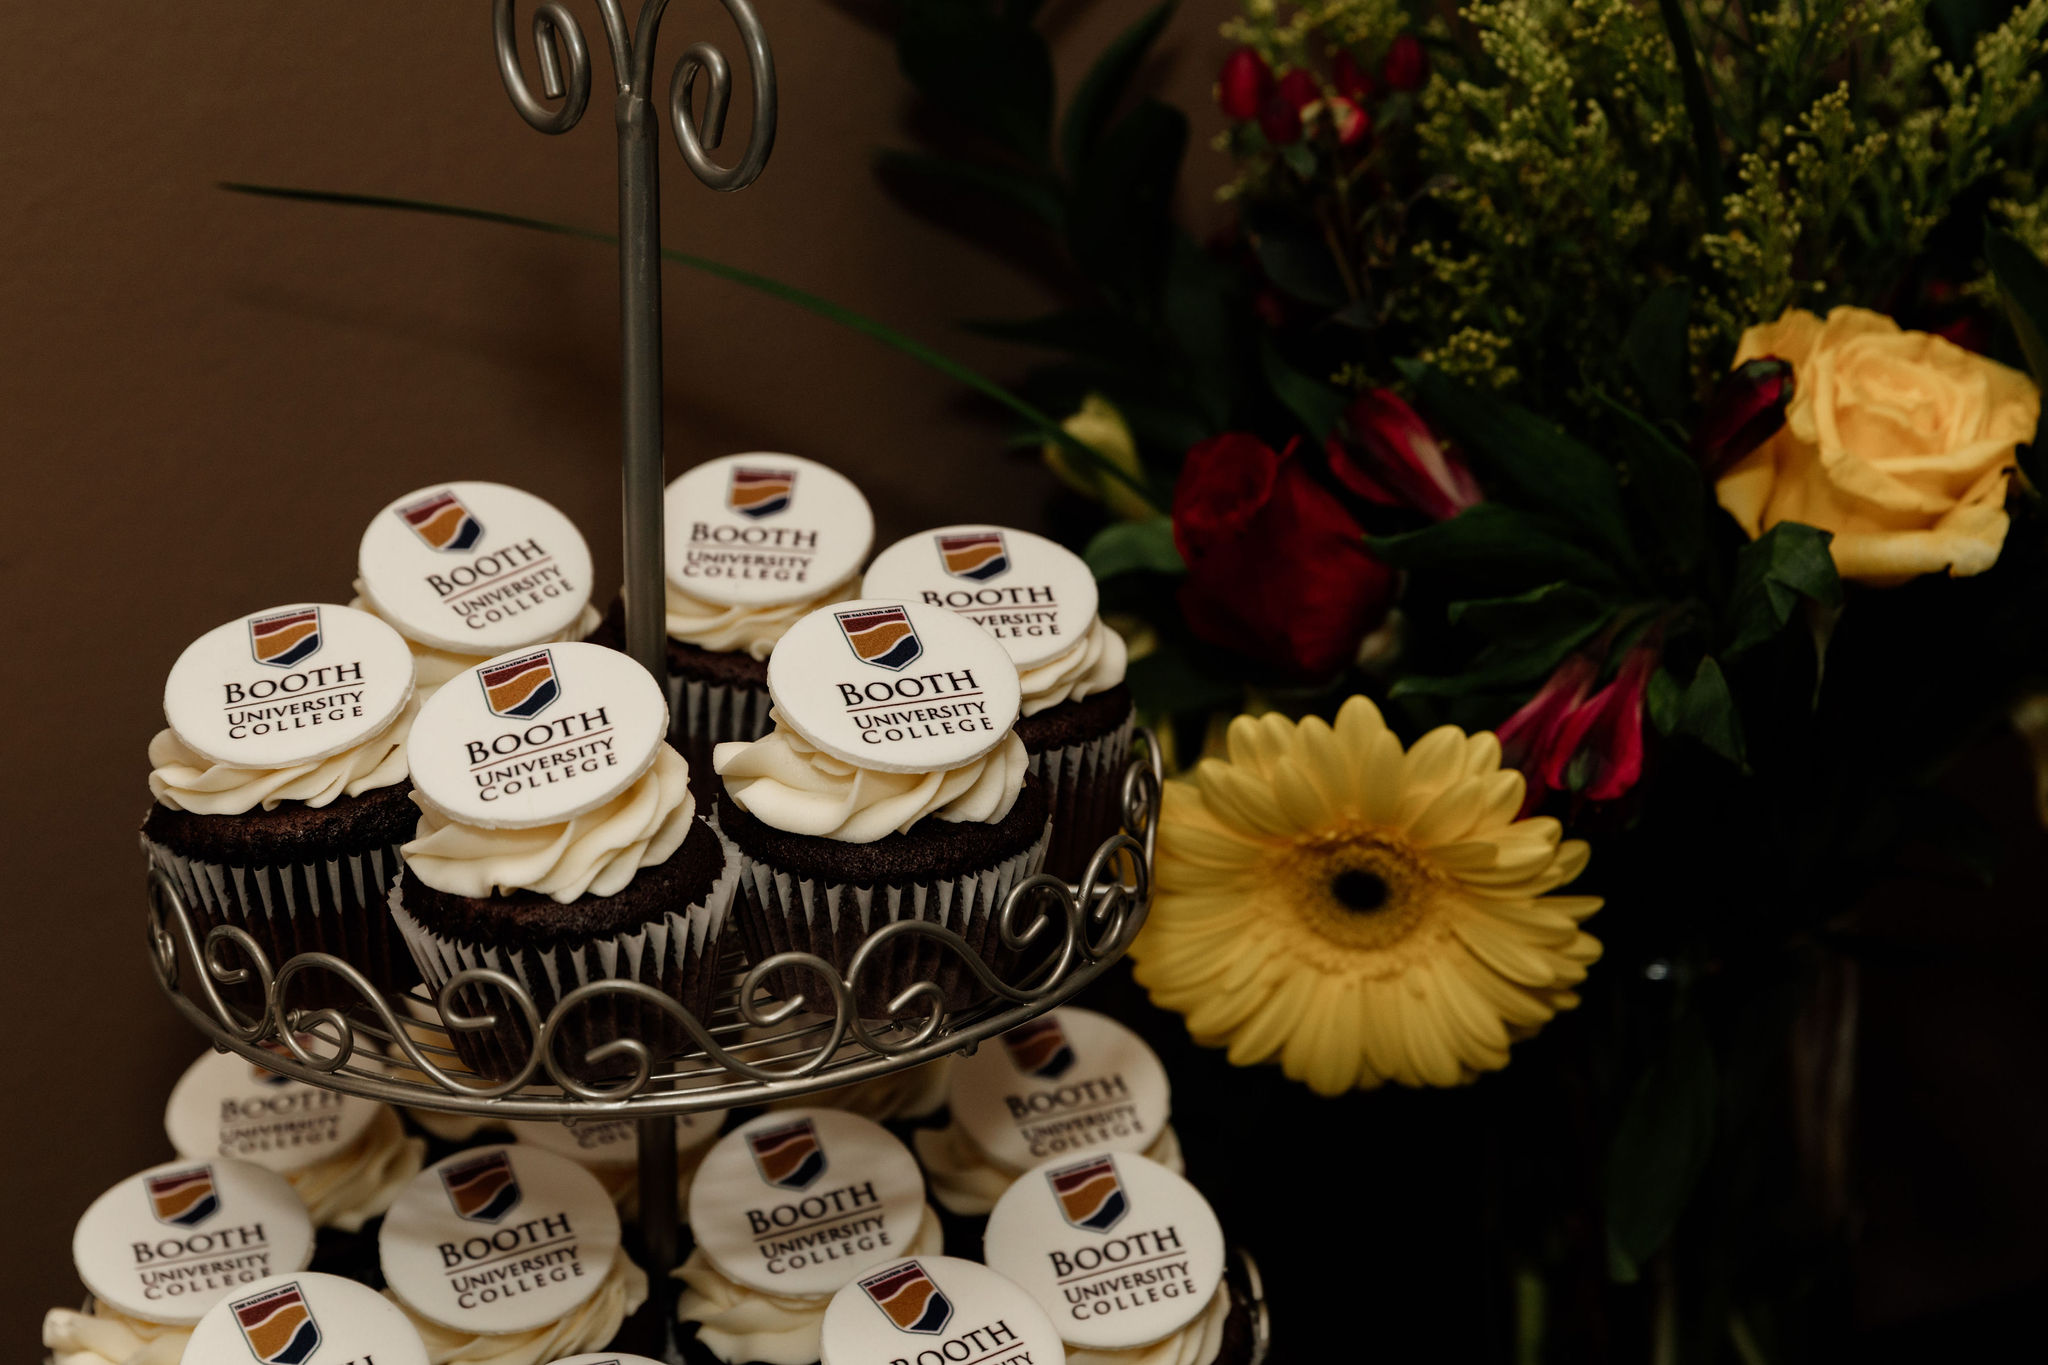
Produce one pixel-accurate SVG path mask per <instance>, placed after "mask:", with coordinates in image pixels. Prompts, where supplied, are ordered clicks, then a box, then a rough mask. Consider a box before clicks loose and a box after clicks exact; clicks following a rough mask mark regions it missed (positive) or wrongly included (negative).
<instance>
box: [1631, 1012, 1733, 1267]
mask: <svg viewBox="0 0 2048 1365" xmlns="http://www.w3.org/2000/svg"><path fill="white" fill-rule="evenodd" d="M1719 1090H1720V1086H1719V1076H1718V1073H1717V1070H1716V1067H1715V1062H1714V1051H1713V1049H1712V1047H1710V1046H1709V1044H1708V1041H1707V1037H1706V1033H1705V1030H1704V1029H1703V1028H1701V1026H1700V1024H1699V1021H1698V1020H1696V1019H1687V1020H1686V1021H1684V1022H1683V1023H1681V1025H1680V1026H1679V1027H1678V1029H1677V1030H1676V1031H1675V1033H1674V1034H1673V1037H1672V1040H1671V1047H1670V1050H1669V1052H1668V1053H1667V1054H1666V1055H1665V1056H1664V1058H1663V1059H1662V1060H1660V1061H1659V1062H1657V1063H1656V1064H1655V1065H1653V1066H1651V1067H1650V1068H1649V1069H1648V1070H1647V1071H1645V1072H1644V1073H1643V1076H1642V1078H1641V1079H1640V1080H1639V1081H1638V1082H1637V1083H1636V1087H1635V1091H1634V1093H1633V1094H1632V1095H1631V1096H1630V1098H1629V1102H1628V1106H1627V1108H1626V1109H1624V1110H1623V1112H1622V1116H1621V1122H1620V1124H1619V1126H1618V1127H1617V1128H1616V1129H1615V1134H1614V1140H1613V1144H1612V1146H1611V1147H1610V1148H1609V1149H1608V1153H1607V1166H1606V1171H1605V1193H1606V1204H1607V1263H1608V1273H1609V1274H1610V1275H1612V1276H1613V1277H1614V1278H1615V1279H1616V1280H1619V1281H1622V1282H1624V1283H1628V1282H1632V1281H1634V1280H1635V1279H1636V1278H1637V1277H1638V1276H1639V1275H1640V1274H1641V1273H1642V1266H1643V1263H1644V1262H1645V1261H1647V1260H1649V1259H1650V1257H1651V1256H1653V1255H1654V1254H1656V1252H1657V1251H1658V1249H1659V1248H1661V1247H1662V1246H1663V1245H1664V1243H1665V1241H1666V1240H1667V1239H1668V1238H1669V1237H1670V1236H1671V1232H1672V1229H1673V1228H1675V1227H1676V1226H1677V1225H1678V1218H1679V1215H1680V1214H1681V1213H1682V1212H1684V1210H1685V1206H1686V1201H1687V1200H1689V1199H1690V1198H1691V1197H1692V1192H1693V1187H1694V1186H1696V1185H1697V1184H1698V1183H1699V1179H1700V1175H1701V1173H1702V1172H1703V1171H1704V1170H1705V1169H1706V1165H1707V1158H1708V1157H1709V1156H1710V1155H1711V1154H1712V1151H1713V1147H1714V1127H1715V1108H1716V1105H1717V1103H1718V1097H1719Z"/></svg>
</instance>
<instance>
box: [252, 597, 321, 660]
mask: <svg viewBox="0 0 2048 1365" xmlns="http://www.w3.org/2000/svg"><path fill="white" fill-rule="evenodd" d="M319 648H320V608H318V607H298V608H294V609H293V610H291V611H280V612H277V613H276V614H274V615H271V616H255V617H251V618H250V620H249V653H250V654H251V655H253V656H254V657H255V659H256V662H257V663H259V664H269V665H270V666H271V667H272V668H290V667H291V666H292V665H293V664H295V663H297V662H299V660H301V659H304V658H306V657H307V656H308V655H310V654H312V653H313V652H314V651H316V650H318V649H319Z"/></svg>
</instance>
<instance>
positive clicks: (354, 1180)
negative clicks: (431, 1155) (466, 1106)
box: [285, 1106, 427, 1232]
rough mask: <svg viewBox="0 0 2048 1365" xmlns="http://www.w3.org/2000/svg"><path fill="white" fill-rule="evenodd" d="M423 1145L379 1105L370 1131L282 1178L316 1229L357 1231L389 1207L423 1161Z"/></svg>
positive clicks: (424, 1157)
mask: <svg viewBox="0 0 2048 1365" xmlns="http://www.w3.org/2000/svg"><path fill="white" fill-rule="evenodd" d="M426 1156H427V1144H426V1141H425V1140H424V1139H422V1138H409V1137H407V1136H406V1135H405V1128H404V1126H403V1125H401V1124H400V1123H399V1121H398V1111H396V1110H395V1109H391V1108H389V1107H383V1106H380V1107H379V1109H378V1111H377V1117H376V1118H375V1119H373V1120H371V1122H370V1130H369V1131H368V1132H367V1133H364V1134H363V1135H362V1137H361V1138H359V1139H358V1140H357V1141H356V1142H355V1144H354V1145H353V1146H351V1147H350V1148H349V1149H348V1150H347V1151H345V1152H342V1153H340V1154H339V1155H337V1156H332V1157H329V1158H328V1159H326V1160H325V1161H318V1162H315V1163H314V1164H313V1165H311V1166H308V1167H306V1168H305V1169H303V1170H299V1171H291V1172H288V1173H287V1174H286V1175H285V1179H286V1180H288V1181H290V1182H291V1187H292V1188H293V1189H294V1190H296V1191H298V1195H299V1198H301V1199H303V1200H305V1201H306V1212H307V1213H309V1214H311V1215H312V1218H313V1221H314V1222H315V1223H317V1224H319V1225H320V1226H321V1227H327V1228H340V1229H341V1230H342V1231H343V1232H360V1231H362V1227H363V1224H365V1223H367V1222H369V1221H370V1220H371V1219H372V1218H375V1217H377V1216H378V1215H379V1214H381V1213H383V1212H384V1211H385V1210H386V1209H388V1208H390V1207H391V1201H392V1200H394V1199H396V1198H398V1193H399V1191H400V1190H403V1189H404V1188H405V1187H406V1185H407V1184H408V1183H409V1182H410V1181H411V1180H412V1178H413V1177H414V1176H416V1175H418V1174H419V1173H420V1167H421V1166H422V1165H423V1164H424V1163H425V1161H426Z"/></svg>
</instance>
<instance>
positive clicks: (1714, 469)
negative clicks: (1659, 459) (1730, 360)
mask: <svg viewBox="0 0 2048 1365" xmlns="http://www.w3.org/2000/svg"><path fill="white" fill-rule="evenodd" d="M1791 401H1792V367H1791V366H1790V365H1789V364H1787V363H1786V362H1784V361H1782V360H1780V359H1778V358H1777V357H1776V356H1760V357H1758V358H1757V359H1755V360H1752V361H1749V362H1747V363H1746V364H1742V365H1738V366H1736V367H1735V368H1734V369H1733V370H1730V371H1729V372H1728V373H1727V374H1726V375H1724V376H1722V379H1721V382H1720V383H1719V384H1716V385H1715V386H1714V392H1713V395H1712V396H1711V397H1709V398H1708V399H1707V410H1706V412H1705V413H1704V414H1702V415H1701V417H1700V424H1699V426H1698V427H1696V428H1695V429H1694V431H1693V437H1692V453H1693V458H1694V459H1696V460H1698V461H1699V463H1700V468H1701V469H1703V470H1705V471H1706V474H1707V477H1708V478H1710V479H1711V478H1713V477H1715V476H1717V475H1718V474H1720V473H1721V472H1722V471H1723V470H1725V469H1727V468H1728V467H1729V466H1731V465H1733V464H1734V463H1735V462H1736V461H1737V460H1739V459H1741V458H1742V457H1743V456H1745V455H1747V454H1749V452H1750V451H1752V450H1755V449H1756V448H1757V447H1758V446H1760V445H1762V444H1763V443H1764V442H1765V441H1768V440H1770V439H1771V437H1772V436H1774V435H1776V434H1777V431H1778V428H1779V427H1782V426H1783V425H1785V407H1786V405H1787V404H1789V403H1790V402H1791Z"/></svg>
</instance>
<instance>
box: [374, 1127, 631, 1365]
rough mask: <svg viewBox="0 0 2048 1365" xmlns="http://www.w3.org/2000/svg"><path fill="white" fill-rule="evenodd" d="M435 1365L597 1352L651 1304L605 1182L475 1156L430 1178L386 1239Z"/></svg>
mask: <svg viewBox="0 0 2048 1365" xmlns="http://www.w3.org/2000/svg"><path fill="white" fill-rule="evenodd" d="M377 1254H378V1258H379V1260H380V1262H381V1263H382V1266H383V1270H384V1280H385V1283H386V1284H387V1285H388V1286H389V1287H388V1288H387V1289H386V1290H385V1291H384V1292H385V1296H386V1297H387V1298H389V1299H390V1300H391V1302H393V1303H395V1304H397V1305H398V1307H399V1308H400V1309H401V1310H403V1311H404V1313H405V1315H406V1317H407V1319H408V1320H409V1321H410V1322H411V1324H412V1326H413V1328H414V1330H415V1331H417V1332H418V1333H419V1335H420V1337H421V1339H422V1340H424V1341H425V1342H426V1347H427V1358H428V1360H429V1361H430V1362H432V1365H445V1362H448V1361H454V1360H460V1361H463V1362H465V1363H467V1362H481V1361H490V1360H504V1361H519V1362H541V1361H552V1360H558V1359H560V1358H561V1357H563V1356H570V1355H575V1354H577V1353H579V1352H583V1351H595V1350H598V1349H599V1348H601V1347H603V1346H604V1345H605V1344H606V1343H608V1342H609V1341H610V1340H611V1339H612V1337H613V1336H615V1335H616V1334H617V1333H618V1330H619V1324H620V1323H622V1322H624V1321H625V1319H626V1316H627V1315H628V1314H629V1313H632V1312H633V1311H634V1310H635V1309H637V1308H638V1307H639V1306H640V1305H641V1304H642V1303H644V1302H645V1301H646V1299H647V1276H646V1274H645V1272H643V1271H642V1270H641V1269H640V1268H639V1267H638V1266H636V1265H634V1264H633V1262H632V1260H631V1259H630V1258H629V1257H628V1256H627V1255H626V1253H625V1252H624V1251H623V1250H622V1249H621V1248H620V1245H619V1215H618V1211H617V1210H616V1209H614V1208H613V1207H612V1201H611V1196H610V1195H608V1194H606V1193H605V1190H604V1187H603V1186H602V1185H600V1184H598V1182H597V1177H596V1176H594V1175H592V1174H590V1172H588V1171H586V1170H584V1169H583V1167H581V1166H579V1165H577V1164H576V1163H575V1162H573V1161H571V1160H569V1159H568V1158H567V1157H561V1156H556V1155H555V1154H554V1153H553V1152H546V1151H542V1150H541V1149H539V1148H537V1147H530V1146H527V1147H521V1146H515V1145H511V1144H500V1145H498V1146H493V1147H474V1148H471V1149H470V1150H469V1151H466V1152H458V1153H456V1154H455V1155H454V1156H451V1157H449V1158H448V1159H447V1160H445V1161H442V1162H439V1163H437V1164H435V1165H433V1166H430V1167H428V1168H427V1169H426V1170H425V1171H422V1172H421V1173H420V1174H419V1175H418V1176H417V1177H416V1178H415V1179H414V1180H413V1182H412V1183H411V1184H410V1185H408V1186H407V1187H406V1189H405V1192H404V1193H403V1194H401V1195H400V1196H399V1197H398V1202H397V1203H395V1204H393V1205H392V1206H391V1212H390V1213H388V1214H386V1215H385V1217H384V1228H383V1230H382V1231H381V1232H380V1233H379V1234H378V1236H377Z"/></svg>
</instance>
